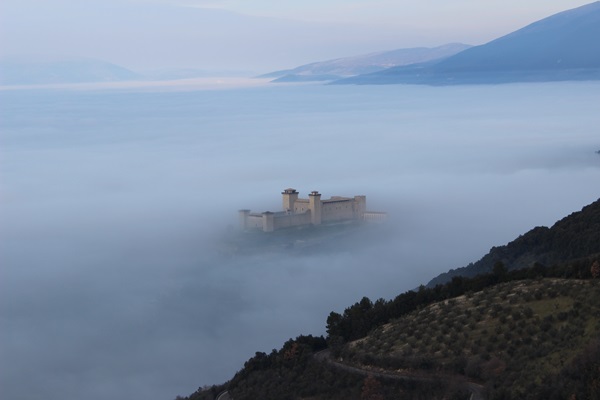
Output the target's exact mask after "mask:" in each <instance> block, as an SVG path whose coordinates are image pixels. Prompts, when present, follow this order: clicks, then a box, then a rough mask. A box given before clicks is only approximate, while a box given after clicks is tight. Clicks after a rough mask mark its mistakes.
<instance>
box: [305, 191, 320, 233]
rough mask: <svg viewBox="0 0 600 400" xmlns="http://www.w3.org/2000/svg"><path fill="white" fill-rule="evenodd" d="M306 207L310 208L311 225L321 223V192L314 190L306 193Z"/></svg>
mask: <svg viewBox="0 0 600 400" xmlns="http://www.w3.org/2000/svg"><path fill="white" fill-rule="evenodd" d="M308 208H309V209H310V222H311V223H312V224H313V225H321V210H322V209H323V203H321V194H320V193H319V192H317V191H316V190H315V191H312V192H310V194H309V195H308Z"/></svg>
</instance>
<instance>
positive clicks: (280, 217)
mask: <svg viewBox="0 0 600 400" xmlns="http://www.w3.org/2000/svg"><path fill="white" fill-rule="evenodd" d="M309 224H310V211H308V212H305V213H304V214H276V215H275V219H274V228H275V229H276V230H277V229H283V228H291V227H293V226H302V225H309Z"/></svg>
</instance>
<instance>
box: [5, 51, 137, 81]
mask: <svg viewBox="0 0 600 400" xmlns="http://www.w3.org/2000/svg"><path fill="white" fill-rule="evenodd" d="M140 78H141V76H140V75H139V74H137V73H135V72H133V71H130V70H128V69H126V68H123V67H120V66H118V65H115V64H111V63H108V62H105V61H100V60H94V59H39V58H36V59H25V58H9V59H2V60H0V85H40V84H52V83H83V82H113V81H126V80H136V79H140Z"/></svg>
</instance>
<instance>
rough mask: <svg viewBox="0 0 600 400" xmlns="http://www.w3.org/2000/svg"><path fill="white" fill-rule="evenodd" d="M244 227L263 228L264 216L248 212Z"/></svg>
mask: <svg viewBox="0 0 600 400" xmlns="http://www.w3.org/2000/svg"><path fill="white" fill-rule="evenodd" d="M244 226H245V228H244V229H261V230H262V228H263V216H262V214H248V215H247V216H246V222H245V225H244Z"/></svg>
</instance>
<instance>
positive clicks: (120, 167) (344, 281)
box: [0, 83, 600, 400]
mask: <svg viewBox="0 0 600 400" xmlns="http://www.w3.org/2000/svg"><path fill="white" fill-rule="evenodd" d="M598 89H599V87H598V84H596V83H592V84H590V83H573V84H570V83H569V84H552V85H544V84H533V85H505V86H497V87H492V86H482V87H453V88H430V87H404V86H390V87H323V86H296V87H278V86H274V87H268V88H253V89H243V90H231V91H199V92H187V93H186V92H182V93H178V92H169V93H136V92H124V91H118V92H117V91H104V92H93V91H90V92H74V91H73V92H61V91H37V92H36V91H12V92H11V91H5V92H2V93H0V102H1V103H2V107H1V108H0V132H2V133H1V134H0V141H1V150H0V163H1V169H0V178H1V182H2V194H1V195H2V200H1V201H2V209H1V211H0V275H1V276H0V318H1V320H2V324H1V325H0V334H1V338H2V340H0V397H2V398H10V399H36V398H40V397H42V396H43V397H47V398H65V399H74V398H81V397H85V398H88V399H106V398H111V399H126V398H147V399H157V400H158V399H169V398H174V397H175V396H176V395H178V394H181V395H185V394H189V393H191V392H192V391H194V390H195V389H196V388H197V387H198V386H200V385H205V384H213V383H219V382H222V381H225V380H227V379H229V378H230V377H231V376H232V375H233V373H234V372H235V371H236V370H237V369H239V368H241V366H242V364H243V362H244V361H245V360H246V359H247V358H248V357H250V356H252V355H253V354H254V352H255V351H266V352H269V351H270V350H271V349H272V348H278V347H279V346H280V345H281V344H282V343H283V342H284V341H285V340H287V339H288V338H290V337H295V336H297V335H298V334H317V335H320V334H324V333H325V320H326V317H327V315H328V313H329V312H330V311H333V310H335V311H343V309H344V308H345V307H346V306H349V305H351V304H352V303H354V302H355V301H358V300H359V299H360V298H361V297H362V296H369V297H371V298H372V299H377V298H380V297H384V298H391V297H393V296H395V295H397V294H399V293H401V292H403V291H406V290H408V289H411V288H414V287H416V286H418V285H419V284H421V283H426V282H427V281H428V280H429V279H431V278H432V277H433V276H434V275H436V274H438V273H441V272H444V271H446V270H448V269H450V268H456V267H460V266H464V265H466V264H467V263H468V262H471V261H475V260H476V259H478V258H479V257H481V256H482V255H483V254H484V253H485V252H487V251H488V250H489V248H490V247H491V246H493V245H501V244H504V243H506V242H507V241H509V240H511V239H513V238H514V237H516V236H517V235H518V234H520V233H523V232H525V231H527V230H529V229H530V228H532V227H533V226H536V225H550V224H552V223H553V222H555V221H556V220H557V219H559V218H561V217H563V216H565V215H567V214H568V213H570V212H572V211H576V210H578V209H580V208H581V207H582V206H584V205H586V204H588V203H590V202H592V201H594V200H596V199H597V198H598V195H599V193H598V189H597V182H598V181H599V178H600V157H599V156H598V155H597V154H595V151H596V150H599V149H600V142H599V140H598V132H597V127H598V126H600V117H599V116H598V114H597V112H596V111H595V105H596V104H598V103H599V102H600V98H599V97H600V95H599V93H600V91H599V90H598ZM287 187H294V188H296V189H297V190H299V191H300V192H301V195H306V194H307V192H309V191H311V190H319V191H320V192H321V193H323V196H324V197H329V196H332V195H343V196H353V195H358V194H364V195H367V204H368V208H369V209H373V210H383V211H387V212H388V213H389V214H390V225H389V226H388V227H387V228H386V229H388V231H386V237H385V238H384V239H378V240H377V241H375V242H370V243H366V244H365V243H356V245H355V246H352V248H351V249H344V250H341V251H332V252H324V253H318V254H293V255H291V254H285V253H283V254H281V253H277V254H273V253H264V252H258V253H257V254H253V255H247V256H231V255H225V256H224V255H222V254H220V253H219V252H218V251H217V250H218V248H219V238H220V237H221V235H223V234H225V233H226V232H227V231H228V227H235V226H236V224H237V210H238V209H240V208H250V209H253V210H255V211H265V210H277V209H279V208H280V206H281V199H280V192H281V190H282V189H284V188H287Z"/></svg>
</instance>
